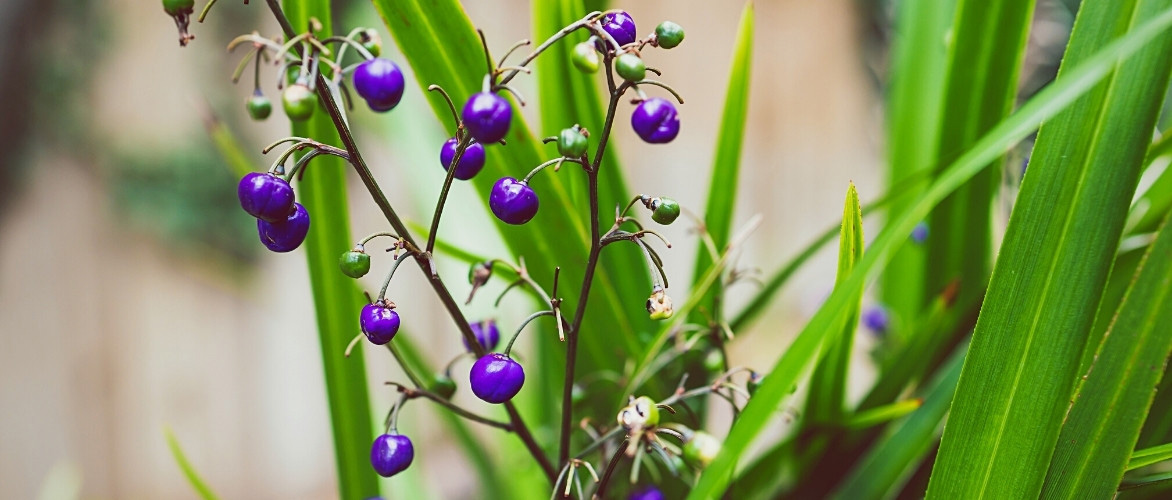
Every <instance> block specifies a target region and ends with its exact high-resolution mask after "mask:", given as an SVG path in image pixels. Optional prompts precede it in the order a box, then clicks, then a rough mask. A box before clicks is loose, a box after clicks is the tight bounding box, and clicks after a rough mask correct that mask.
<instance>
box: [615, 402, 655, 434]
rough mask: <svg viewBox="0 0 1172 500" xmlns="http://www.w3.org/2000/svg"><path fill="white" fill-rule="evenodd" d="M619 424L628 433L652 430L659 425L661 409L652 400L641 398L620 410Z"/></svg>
mask: <svg viewBox="0 0 1172 500" xmlns="http://www.w3.org/2000/svg"><path fill="white" fill-rule="evenodd" d="M618 423H619V425H621V426H623V428H624V429H626V430H627V431H633V432H640V431H642V430H644V429H650V428H652V427H655V426H656V425H659V407H658V406H655V401H652V400H651V398H649V397H647V396H640V397H638V398H636V399H635V400H634V401H632V402H631V404H629V405H627V406H625V407H623V409H622V410H619V415H618Z"/></svg>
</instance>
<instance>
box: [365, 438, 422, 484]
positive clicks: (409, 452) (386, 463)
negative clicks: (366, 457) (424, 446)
mask: <svg viewBox="0 0 1172 500" xmlns="http://www.w3.org/2000/svg"><path fill="white" fill-rule="evenodd" d="M392 432H393V431H392ZM413 460H415V446H414V445H412V444H411V440H410V439H408V438H407V436H404V435H402V434H398V433H392V434H383V435H381V436H379V437H377V438H375V439H374V444H373V445H372V446H371V447H370V465H371V466H373V467H374V471H375V472H377V473H378V475H380V476H382V477H391V476H393V475H395V474H398V473H400V472H403V471H404V470H407V467H410V466H411V462H412V461H413Z"/></svg>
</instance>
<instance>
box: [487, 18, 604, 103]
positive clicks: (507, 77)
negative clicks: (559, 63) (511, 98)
mask: <svg viewBox="0 0 1172 500" xmlns="http://www.w3.org/2000/svg"><path fill="white" fill-rule="evenodd" d="M600 15H602V12H599V11H594V12H591V13H589V14H586V16H585V17H583V18H581V19H579V20H577V21H575V22H574V23H572V24H570V25H569V26H566V27H565V28H562V29H560V30H558V32H557V33H554V34H553V35H551V36H550V37H549V38H547V39H545V41H544V42H541V45H538V46H537V48H535V49H533V52H530V53H529V55H527V56H525V59H522V60H521V62H520V63H519V64H517V66H518V67H525V66H528V65H529V63H531V62H533V60H534V59H536V58H537V56H539V55H541V53H542V52H545V50H546V49H548V48H549V47H550V46H551V45H553V44H554V43H555V42H557V41H558V40H561V39H562V38H565V37H566V35H569V34H570V33H573V32H574V31H577V30H578V28H581V27H584V26H586V25H588V24H590V23H592V22H594V21H595V20H597V18H598V16H600ZM485 52H486V54H487V49H486V51H485ZM489 64H490V65H491V64H492V63H491V62H490V63H489ZM517 73H520V72H519V71H517V70H510V71H509V72H508V73H505V74H504V75H503V76H502V77H501V79H500V81H499V82H498V83H497V84H498V85H505V84H507V83H509V82H510V81H512V79H513V77H515V76H517Z"/></svg>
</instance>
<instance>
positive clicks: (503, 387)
mask: <svg viewBox="0 0 1172 500" xmlns="http://www.w3.org/2000/svg"><path fill="white" fill-rule="evenodd" d="M469 379H470V380H471V382H472V392H473V393H475V394H476V397H478V398H480V399H482V400H484V401H486V402H489V403H493V404H500V403H504V402H505V401H508V400H510V399H513V396H516V395H517V393H518V392H520V391H521V386H522V385H525V370H524V369H522V368H521V364H520V363H517V362H516V361H513V359H512V358H510V357H508V356H505V355H504V354H501V353H496V352H494V353H491V354H486V355H485V356H484V357H483V358H480V359H478V360H476V363H475V364H473V365H472V372H471V373H470V374H469Z"/></svg>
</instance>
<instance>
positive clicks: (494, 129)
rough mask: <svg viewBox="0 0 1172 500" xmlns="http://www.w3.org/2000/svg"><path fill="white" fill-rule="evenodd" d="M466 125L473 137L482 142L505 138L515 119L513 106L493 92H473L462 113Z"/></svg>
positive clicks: (490, 142) (492, 141)
mask: <svg viewBox="0 0 1172 500" xmlns="http://www.w3.org/2000/svg"><path fill="white" fill-rule="evenodd" d="M461 117H462V118H463V120H464V126H465V127H467V128H468V133H469V134H472V138H473V139H476V142H479V143H481V144H492V143H494V142H498V141H500V140H501V139H504V138H505V134H508V133H509V123H510V122H512V120H513V108H512V107H510V106H509V101H506V100H505V98H504V97H501V96H499V95H496V94H494V93H492V92H480V93H477V94H473V95H472V97H471V98H469V99H468V102H467V103H465V104H464V111H463V112H462V113H461Z"/></svg>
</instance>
